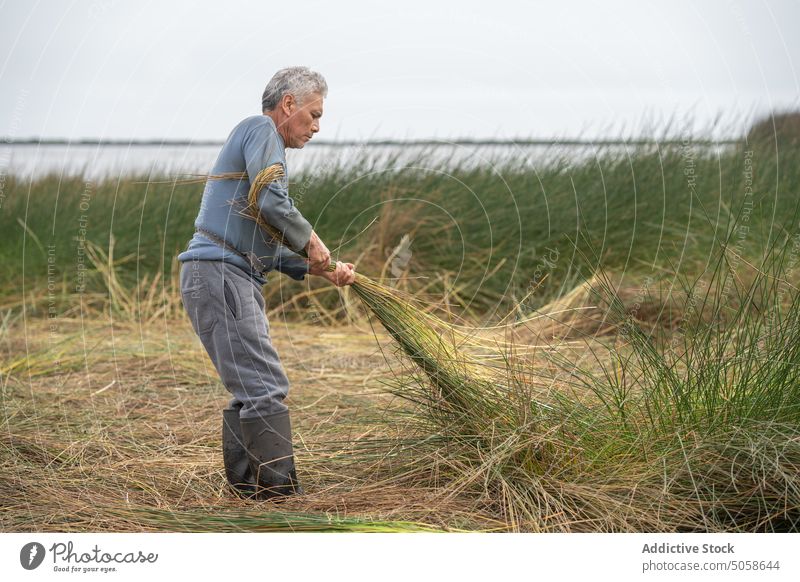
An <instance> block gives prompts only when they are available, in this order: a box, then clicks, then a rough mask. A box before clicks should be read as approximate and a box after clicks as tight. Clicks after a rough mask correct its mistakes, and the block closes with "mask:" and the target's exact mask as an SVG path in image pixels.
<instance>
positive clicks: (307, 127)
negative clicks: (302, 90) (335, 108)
mask: <svg viewBox="0 0 800 582" xmlns="http://www.w3.org/2000/svg"><path fill="white" fill-rule="evenodd" d="M320 117H322V95H320V94H319V93H311V94H310V95H306V97H305V98H304V99H303V100H302V101H300V102H298V101H297V100H294V101H293V103H292V104H290V105H289V117H288V118H287V119H286V122H285V130H284V138H285V140H286V143H285V144H284V145H285V146H286V147H287V148H301V147H303V146H304V145H306V143H307V142H308V140H310V139H311V138H312V137H313V136H314V134H315V133H317V132H318V131H319V118H320Z"/></svg>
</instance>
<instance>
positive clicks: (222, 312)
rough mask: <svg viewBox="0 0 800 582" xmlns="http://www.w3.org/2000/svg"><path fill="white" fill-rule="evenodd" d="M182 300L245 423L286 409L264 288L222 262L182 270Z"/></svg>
mask: <svg viewBox="0 0 800 582" xmlns="http://www.w3.org/2000/svg"><path fill="white" fill-rule="evenodd" d="M180 277H181V298H182V299H183V305H184V307H185V308H186V311H187V312H188V314H189V319H190V320H191V322H192V327H193V328H194V331H195V333H196V334H197V335H198V336H199V337H200V341H201V342H202V344H203V346H204V347H205V349H206V351H207V352H208V355H209V356H210V357H211V361H212V362H213V363H214V367H215V368H216V369H217V372H218V373H219V376H220V378H221V380H222V383H223V384H224V385H225V388H227V389H228V391H229V392H230V393H231V395H232V396H233V399H232V400H231V406H232V407H234V408H240V411H239V416H240V418H258V417H260V416H262V415H269V414H275V413H278V412H283V411H285V410H287V407H286V405H285V404H284V403H283V399H284V398H286V394H287V393H288V391H289V380H288V378H287V377H286V373H285V372H284V370H283V366H282V365H281V362H280V358H279V357H278V353H277V352H276V351H275V348H274V347H273V346H272V341H271V340H270V337H269V322H268V321H267V316H266V314H265V313H264V297H263V296H262V294H261V288H260V287H259V285H258V284H257V283H256V282H254V281H253V280H252V279H251V278H250V277H249V276H248V275H247V273H245V272H244V271H242V270H241V269H239V268H238V267H236V266H234V265H230V264H228V263H224V262H222V261H186V262H185V263H183V264H182V265H181V275H180Z"/></svg>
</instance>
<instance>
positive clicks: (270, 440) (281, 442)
mask: <svg viewBox="0 0 800 582" xmlns="http://www.w3.org/2000/svg"><path fill="white" fill-rule="evenodd" d="M240 424H241V427H242V437H243V442H244V446H245V449H246V450H247V452H248V454H249V459H250V470H251V471H252V474H253V475H254V476H255V483H256V487H257V491H256V498H258V499H271V498H274V497H282V496H286V495H297V494H300V495H302V494H303V488H302V487H300V484H299V483H298V481H297V473H296V472H295V468H294V452H293V450H292V426H291V422H290V421H289V411H288V410H287V411H284V412H279V413H277V414H271V415H268V416H262V417H260V418H243V419H241V421H240Z"/></svg>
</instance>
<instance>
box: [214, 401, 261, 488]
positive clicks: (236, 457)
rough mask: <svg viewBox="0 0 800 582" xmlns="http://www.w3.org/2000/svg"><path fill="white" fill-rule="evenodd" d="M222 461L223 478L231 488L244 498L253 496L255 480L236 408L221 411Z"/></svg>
mask: <svg viewBox="0 0 800 582" xmlns="http://www.w3.org/2000/svg"><path fill="white" fill-rule="evenodd" d="M222 460H223V461H224V463H225V477H227V478H228V484H229V485H230V486H231V488H232V489H233V490H234V491H235V492H236V493H238V494H240V495H242V496H244V497H249V496H251V495H253V494H254V493H255V492H256V480H255V478H254V477H253V471H252V470H251V469H250V460H249V459H248V458H247V451H246V450H245V448H244V440H243V439H242V429H241V426H240V424H239V409H238V408H226V409H225V410H223V411H222Z"/></svg>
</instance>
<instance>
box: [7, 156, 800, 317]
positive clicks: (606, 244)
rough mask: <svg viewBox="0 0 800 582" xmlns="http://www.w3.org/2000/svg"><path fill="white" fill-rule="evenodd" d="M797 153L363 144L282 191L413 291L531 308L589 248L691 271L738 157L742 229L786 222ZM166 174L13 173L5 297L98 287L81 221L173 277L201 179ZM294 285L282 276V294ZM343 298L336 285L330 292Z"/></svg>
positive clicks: (606, 258) (639, 264)
mask: <svg viewBox="0 0 800 582" xmlns="http://www.w3.org/2000/svg"><path fill="white" fill-rule="evenodd" d="M799 150H800V148H796V147H794V148H792V147H785V148H781V150H780V151H774V148H772V149H771V146H770V144H769V143H768V141H767V142H765V143H761V144H749V145H748V144H742V145H741V146H739V147H729V148H727V149H725V150H721V151H720V152H716V153H714V152H713V150H709V149H708V148H704V147H703V146H697V147H695V146H692V145H691V144H687V145H686V146H679V145H669V146H663V147H656V146H643V145H632V146H628V147H626V148H619V147H617V148H614V149H612V148H606V149H602V148H600V149H598V150H597V151H596V155H594V156H589V157H582V158H574V157H573V158H571V157H570V151H569V150H567V149H564V150H563V152H561V155H554V156H551V158H555V159H557V160H559V161H558V162H550V163H544V162H542V163H537V162H534V161H531V160H528V159H526V158H525V156H524V154H523V153H520V154H519V155H517V156H512V157H511V158H506V159H504V160H502V161H501V162H498V163H497V164H495V165H492V164H489V163H486V164H474V163H469V164H468V163H465V162H463V163H457V162H452V161H449V160H447V159H442V157H441V155H434V152H433V150H432V151H431V152H428V153H427V154H426V153H425V152H423V153H420V154H419V155H418V156H417V157H412V158H409V157H408V156H402V155H400V154H398V155H397V156H394V157H390V158H389V159H388V160H383V161H382V162H380V163H378V162H377V161H376V158H374V157H371V156H370V155H369V153H367V154H365V156H364V157H363V158H361V159H359V160H358V161H357V162H355V163H352V164H349V165H345V164H344V163H333V164H327V165H326V164H321V165H320V167H319V168H317V169H316V170H314V171H312V172H309V173H307V174H305V175H302V174H299V175H294V176H293V177H292V181H293V182H294V183H293V185H292V192H294V195H295V196H296V197H297V200H296V201H297V203H298V206H299V207H300V208H301V210H302V212H303V213H304V214H305V215H306V216H307V217H308V218H309V219H310V220H311V222H312V223H313V224H314V226H315V228H316V229H317V231H318V232H319V233H320V234H321V236H322V237H323V239H324V240H325V241H326V242H327V243H328V246H329V247H331V248H334V247H339V245H340V244H341V243H344V244H343V246H341V248H340V249H337V253H338V256H339V257H340V258H343V259H346V260H349V261H357V262H358V267H359V269H360V270H361V271H362V272H364V273H367V274H369V275H371V276H375V275H377V274H379V273H382V274H384V275H385V276H387V277H391V276H392V271H394V272H395V274H396V273H398V272H403V274H404V275H403V276H404V283H403V284H404V285H406V286H407V288H408V289H409V290H412V291H422V290H424V291H425V292H428V293H430V294H431V296H434V297H441V296H442V295H443V294H445V295H446V296H447V299H448V301H449V304H450V305H451V306H452V307H453V308H457V309H462V310H464V311H465V312H467V313H473V314H476V315H482V314H486V313H492V312H493V311H494V310H495V309H496V308H500V309H502V310H507V309H510V308H512V307H515V306H517V305H519V304H520V303H522V305H521V309H522V310H523V311H531V310H533V309H535V308H537V307H540V306H541V305H543V304H545V303H547V302H549V301H551V300H552V299H553V298H555V297H557V296H559V295H560V294H562V293H563V292H564V291H565V290H566V289H571V288H572V287H574V285H575V283H576V281H579V280H580V274H581V273H582V272H584V271H588V272H591V271H594V269H595V267H596V264H586V262H585V260H584V258H583V257H584V256H597V257H600V258H602V260H603V263H604V264H605V265H606V266H607V267H610V268H613V269H616V270H624V271H625V272H627V273H637V272H650V271H651V270H653V269H659V268H669V267H672V266H674V267H676V269H677V270H679V271H681V272H683V273H688V272H690V271H691V272H695V273H699V272H701V271H702V269H703V268H704V265H705V264H706V263H707V262H708V258H709V256H710V253H711V252H712V249H713V241H714V240H715V238H718V237H719V235H720V232H719V229H720V228H721V226H720V225H722V224H724V223H725V222H727V220H728V216H729V214H730V212H731V210H730V209H731V208H735V207H737V206H738V205H739V204H740V203H741V201H742V199H743V197H744V196H745V193H744V181H743V175H744V168H745V165H746V164H750V167H751V168H752V174H753V175H752V180H751V182H752V190H753V193H754V194H753V195H752V196H751V197H750V198H751V199H752V201H753V203H754V204H755V205H757V206H758V207H759V208H760V209H761V210H762V212H761V213H760V215H759V216H760V217H762V218H760V219H759V220H760V222H759V223H758V224H756V223H755V220H754V221H753V223H751V225H750V226H751V228H754V229H756V228H759V229H765V230H768V229H769V228H771V225H775V226H779V225H784V226H786V227H787V228H789V229H795V225H791V224H785V222H786V217H787V216H788V215H789V212H790V210H791V208H792V207H793V200H794V199H795V198H796V195H797V192H798V188H799V187H800V163H798V162H799V161H800V151H799ZM556 153H558V150H556ZM748 156H749V157H748ZM431 160H436V161H431ZM161 178H163V177H161ZM161 178H155V179H146V178H143V177H142V178H137V177H135V176H132V177H129V178H124V179H116V180H105V181H100V182H96V183H95V182H87V181H85V180H83V179H80V178H61V177H57V176H47V177H42V178H37V179H35V180H33V181H26V180H21V179H16V178H14V177H13V176H12V177H9V179H8V180H7V183H6V199H5V201H4V206H3V209H2V213H0V228H2V230H3V232H4V233H6V242H5V243H4V244H3V245H2V247H0V259H2V261H1V262H0V277H2V279H0V281H2V283H1V284H0V293H2V294H4V295H6V297H7V301H9V302H10V301H11V300H12V298H13V297H15V296H18V292H19V289H20V286H21V284H22V283H24V285H25V288H26V289H27V290H29V291H33V292H43V291H44V290H45V289H47V286H48V285H50V287H51V289H50V290H51V292H52V288H56V289H58V290H59V294H71V293H75V290H76V288H77V287H78V286H79V284H80V283H81V282H86V283H87V285H88V286H87V288H86V289H87V290H89V291H98V292H102V291H105V290H106V289H105V283H104V278H103V277H102V274H101V273H98V272H96V270H95V269H94V267H93V266H92V265H91V264H90V265H88V266H89V270H88V271H87V272H86V277H82V276H81V274H80V272H79V262H80V261H81V257H80V254H81V249H80V241H79V240H78V238H79V236H80V235H81V234H82V232H83V231H82V229H85V234H86V238H87V239H88V240H89V241H91V242H92V243H94V244H96V245H97V246H98V247H99V248H102V249H108V248H109V246H110V243H111V241H112V236H113V241H114V253H115V261H116V263H115V264H116V266H117V267H118V269H117V276H118V278H119V279H120V281H121V282H122V283H123V284H126V285H132V284H133V283H135V282H137V281H141V280H142V279H143V278H144V277H145V276H147V277H148V280H149V281H152V280H153V277H155V275H156V274H157V273H159V272H160V273H161V274H162V279H161V280H162V281H163V280H165V279H167V278H168V275H169V274H170V272H171V271H170V269H171V268H173V265H172V263H173V260H174V257H175V256H176V255H177V254H178V253H179V252H180V251H181V250H183V249H184V248H185V245H186V243H187V241H188V239H189V238H190V237H191V235H192V232H193V221H194V218H195V216H196V213H197V210H198V205H199V202H200V197H201V194H202V188H203V186H202V185H198V184H194V185H176V184H174V183H170V182H169V180H166V183H162V179H161ZM376 218H377V219H378V220H377V222H373V221H375V219H376ZM365 229H366V230H365ZM362 231H363V232H362ZM403 235H408V236H409V237H410V241H411V244H410V260H408V261H407V262H406V261H403V262H400V263H399V264H398V265H399V269H400V271H398V270H397V269H392V268H389V267H390V266H387V264H386V263H387V262H391V257H390V253H391V250H392V249H393V248H394V247H396V246H397V245H398V243H399V242H400V241H401V239H402V237H403ZM585 241H592V243H591V246H589V245H587V243H586V242H585ZM51 245H52V246H51ZM48 260H49V261H50V263H48ZM393 265H394V263H393ZM393 265H392V266H393ZM48 266H49V267H50V269H49V270H48ZM278 276H279V275H277V274H276V275H275V276H274V277H278ZM273 281H274V279H273ZM273 286H274V283H273ZM533 291H535V292H533ZM303 292H304V289H303V286H302V285H290V286H289V287H287V288H286V290H284V291H283V293H282V299H283V300H285V299H286V297H287V293H288V294H289V295H291V294H300V293H303ZM337 300H338V297H337V296H336V294H335V293H333V294H330V296H329V297H328V299H326V300H324V301H326V302H327V303H324V304H325V305H328V306H331V305H332V304H334V303H335V302H336V301H337Z"/></svg>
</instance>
